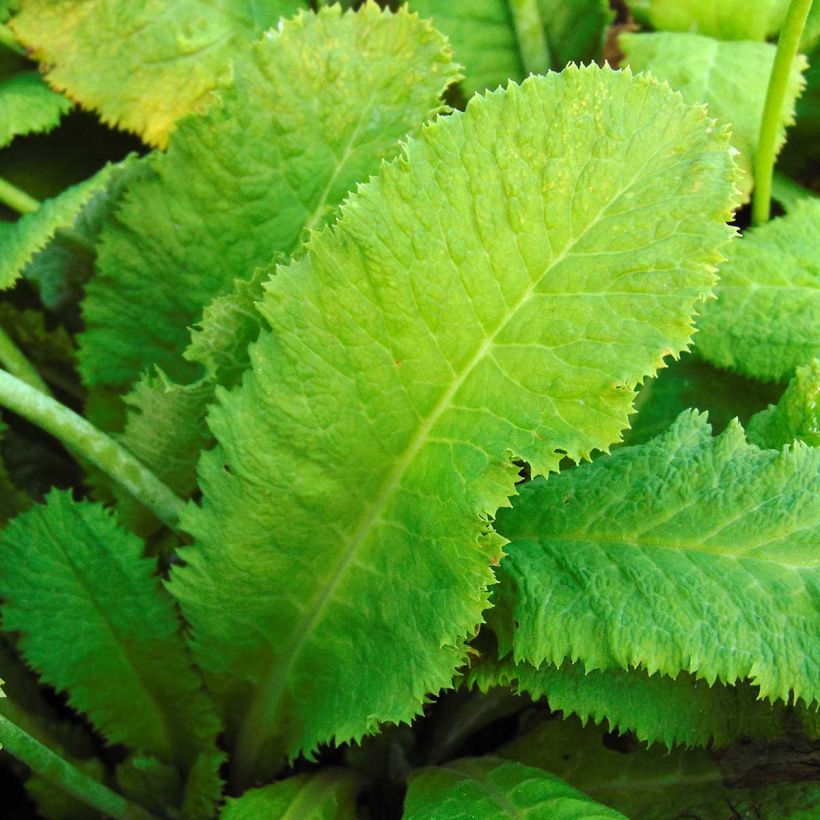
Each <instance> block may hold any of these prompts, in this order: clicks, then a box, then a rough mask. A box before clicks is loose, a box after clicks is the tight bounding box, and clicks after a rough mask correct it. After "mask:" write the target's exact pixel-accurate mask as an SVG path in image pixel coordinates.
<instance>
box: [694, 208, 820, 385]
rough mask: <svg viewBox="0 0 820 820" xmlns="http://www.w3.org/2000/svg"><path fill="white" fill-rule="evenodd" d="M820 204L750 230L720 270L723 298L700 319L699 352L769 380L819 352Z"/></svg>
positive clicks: (791, 371)
mask: <svg viewBox="0 0 820 820" xmlns="http://www.w3.org/2000/svg"><path fill="white" fill-rule="evenodd" d="M818 248H820V200H810V201H808V202H804V203H802V204H800V205H798V206H797V207H796V208H795V209H794V210H792V211H790V212H789V213H788V214H787V215H786V216H783V217H780V218H779V219H775V220H772V221H771V222H767V223H766V224H765V225H762V226H761V227H759V228H754V229H752V230H750V231H748V232H747V233H746V234H745V235H744V237H743V239H742V240H741V241H740V242H735V243H733V244H732V246H731V247H730V248H729V251H728V253H727V257H728V259H727V261H726V262H725V263H724V264H723V265H722V266H721V268H720V284H719V285H718V287H717V290H716V295H717V297H718V298H717V300H716V301H713V302H711V303H708V304H706V305H705V306H704V309H703V313H702V315H701V316H700V317H699V318H698V334H697V336H696V337H695V350H696V351H697V353H698V354H699V355H700V356H702V357H703V358H704V359H706V360H707V361H709V362H711V363H712V364H715V365H717V366H718V367H725V368H729V369H731V370H735V371H737V372H739V373H743V374H744V375H746V376H752V377H753V378H757V379H763V380H765V381H785V380H787V379H790V378H791V377H792V376H793V375H794V372H795V370H796V368H797V367H799V366H801V365H805V364H807V363H808V362H809V361H810V360H811V359H812V358H814V357H815V356H818V355H820V261H818V253H817V250H818Z"/></svg>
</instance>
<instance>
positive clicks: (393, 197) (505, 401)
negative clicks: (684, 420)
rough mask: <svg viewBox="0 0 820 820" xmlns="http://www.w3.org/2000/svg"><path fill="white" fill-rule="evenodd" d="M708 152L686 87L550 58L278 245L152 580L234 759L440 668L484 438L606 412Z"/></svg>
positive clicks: (468, 549)
mask: <svg viewBox="0 0 820 820" xmlns="http://www.w3.org/2000/svg"><path fill="white" fill-rule="evenodd" d="M616 122H617V127H616V126H614V125H613V123H616ZM615 168H617V169H618V173H617V174H613V173H610V172H611V171H612V170H613V169H615ZM733 179H734V169H733V167H732V164H731V161H730V157H729V150H728V148H727V137H726V135H725V134H724V133H722V132H720V131H717V130H715V129H713V128H711V127H710V125H709V124H708V123H707V120H706V119H705V114H704V112H703V111H702V110H701V109H693V108H687V107H686V106H684V105H683V103H682V102H681V101H680V98H679V97H678V96H677V95H673V94H671V93H670V92H669V91H668V90H665V89H663V88H661V87H660V86H658V85H657V83H656V82H655V81H654V80H652V79H651V78H646V77H638V78H633V77H632V76H631V75H630V74H629V73H619V72H613V71H611V70H609V69H606V70H600V69H597V68H595V67H589V68H587V69H581V70H579V69H576V68H570V69H568V70H567V71H565V72H564V73H563V74H562V75H557V74H550V75H548V76H547V77H545V78H533V79H531V80H528V81H527V82H525V83H524V84H523V85H522V86H521V87H517V86H512V87H510V89H509V91H507V92H498V93H496V94H491V95H489V96H487V97H486V98H483V99H482V98H477V99H476V100H475V102H474V103H472V104H471V105H470V106H468V108H467V112H466V113H465V114H464V115H453V116H451V117H448V118H445V119H441V120H439V121H437V122H436V123H434V124H432V125H431V126H429V127H427V128H425V129H424V130H423V132H422V135H421V136H420V138H419V139H414V140H411V141H410V142H409V143H408V147H407V153H406V156H405V157H403V158H402V159H400V160H398V161H396V162H394V163H392V164H390V165H388V166H386V167H384V169H383V171H382V173H381V175H380V176H379V177H378V178H377V179H376V180H375V181H373V182H372V183H371V184H369V185H367V186H363V187H362V188H360V190H359V193H358V194H357V195H356V196H354V197H352V198H351V199H350V200H349V201H348V204H347V205H346V207H345V208H344V209H343V212H342V216H341V217H340V220H339V222H338V223H337V225H336V226H335V227H334V228H333V229H331V230H326V231H323V232H322V233H320V234H319V235H317V236H314V237H313V238H312V239H311V241H310V242H309V243H308V245H307V252H306V255H305V257H303V258H301V259H300V260H298V261H296V262H294V263H292V264H291V265H290V266H288V267H287V268H280V269H279V271H278V273H277V275H276V277H274V279H272V280H271V282H270V284H269V286H268V290H267V292H266V294H265V296H264V298H263V302H262V304H261V307H260V309H261V311H262V313H263V314H264V315H265V317H266V319H267V321H268V322H269V323H270V326H271V328H272V329H273V330H272V332H265V333H263V334H262V336H260V339H259V341H257V342H256V343H255V344H254V345H253V346H252V347H251V362H252V368H253V369H252V372H249V373H247V374H246V375H245V377H244V378H243V382H242V386H241V388H239V389H237V390H236V391H235V392H233V393H232V394H230V395H223V396H222V398H221V406H220V407H219V408H218V409H215V410H214V412H213V413H212V415H211V417H210V425H211V427H212V429H213V431H214V432H215V434H216V436H217V438H218V440H219V445H220V446H219V447H218V448H217V449H216V450H215V451H211V452H209V453H208V454H207V455H206V456H205V457H204V458H203V461H202V465H201V470H200V476H201V486H202V487H203V490H204V495H205V500H204V504H203V507H202V508H201V509H191V511H190V513H189V515H187V516H186V522H185V526H186V528H187V529H188V530H189V531H190V532H192V533H193V534H194V535H195V536H196V539H197V545H196V546H195V547H194V548H192V549H190V550H187V551H186V553H185V559H186V560H187V562H188V566H187V567H186V568H184V569H182V570H178V571H176V572H175V573H174V576H173V579H172V584H171V587H172V589H173V592H174V594H175V595H176V596H177V598H178V599H179V600H180V602H181V603H182V605H183V608H184V611H185V614H186V617H187V618H188V620H189V622H190V623H191V625H192V627H193V631H194V636H195V647H196V651H197V655H198V658H199V660H200V663H201V664H202V665H203V667H204V668H205V669H206V670H207V672H208V675H209V677H210V680H211V683H212V685H213V687H214V689H215V690H216V691H219V692H221V693H223V699H224V700H226V701H230V703H231V705H232V706H233V707H234V708H235V709H236V711H237V714H236V715H235V720H234V722H233V732H234V740H235V742H236V743H237V744H238V751H237V756H238V760H239V763H238V765H239V767H240V770H241V769H242V767H245V768H247V767H249V766H251V765H252V764H253V758H255V757H256V755H257V753H259V752H260V750H261V749H262V748H264V749H265V751H266V753H267V758H268V760H271V759H275V758H274V757H273V755H274V754H276V753H283V752H286V753H288V754H295V753H297V752H298V751H299V750H300V749H303V748H308V749H309V748H311V747H313V746H314V745H315V744H316V743H317V742H318V741H321V740H326V739H328V738H330V737H331V736H333V735H335V736H336V737H337V738H338V739H339V740H341V739H345V738H349V737H358V736H360V735H361V734H362V733H365V732H368V731H371V730H373V729H375V728H376V726H377V725H378V722H379V721H380V720H384V721H400V720H406V719H408V718H410V717H411V716H412V715H413V714H414V713H415V712H416V711H417V710H418V708H419V706H420V704H421V703H422V701H423V698H424V696H425V694H426V693H427V692H429V691H436V690H438V689H439V688H440V687H442V686H446V685H448V684H449V682H450V680H451V676H452V671H453V668H454V667H455V666H456V664H457V663H458V662H459V660H460V658H461V657H462V653H463V648H462V641H463V640H464V638H465V637H467V636H468V635H469V634H470V633H472V631H473V630H474V629H475V626H476V624H477V623H478V622H479V621H480V619H481V611H482V609H483V608H484V607H485V606H486V602H487V593H486V586H487V584H489V583H490V582H492V580H493V575H492V572H491V570H490V563H491V562H493V561H496V560H497V559H498V558H499V556H500V542H499V541H498V539H497V538H496V537H495V536H494V535H493V534H492V533H491V532H489V528H488V518H489V516H491V515H492V514H493V512H494V511H495V510H496V509H497V508H498V506H500V505H502V504H504V503H505V501H506V498H507V496H508V495H509V494H510V493H511V492H512V489H513V484H514V481H515V475H516V472H517V470H516V468H515V466H514V465H513V464H512V462H511V455H513V454H515V455H518V456H521V457H523V458H526V459H527V460H528V461H529V462H530V463H531V464H532V465H533V468H534V470H535V471H537V472H546V471H548V470H550V469H552V468H554V467H555V466H556V464H557V462H558V461H559V459H560V457H561V454H562V453H567V454H568V455H569V456H570V457H571V458H574V459H576V460H578V459H581V458H584V457H586V456H588V455H589V454H590V453H591V452H592V451H593V449H595V448H605V447H607V446H608V445H609V444H610V443H612V442H613V441H615V440H616V439H617V438H618V436H619V431H620V430H621V429H623V427H624V426H625V422H626V418H627V415H628V413H629V411H630V407H631V400H632V398H633V395H634V393H633V388H634V386H635V384H636V383H637V382H638V381H639V380H640V379H641V378H642V377H643V376H644V375H646V374H648V373H651V372H653V371H654V369H655V368H656V367H657V366H658V365H659V364H660V362H661V359H662V356H663V355H664V354H666V353H670V352H675V351H679V350H680V349H681V348H682V347H683V346H684V345H685V344H686V340H687V338H688V336H689V333H690V329H691V326H690V322H691V319H690V317H691V312H692V310H693V309H694V306H695V304H697V303H698V302H699V300H700V298H701V297H702V295H703V294H704V293H706V292H707V291H708V290H709V288H710V285H711V282H712V276H713V274H712V268H711V265H712V264H713V263H714V261H715V260H716V259H717V258H718V257H717V250H716V249H717V248H718V247H720V246H721V245H722V244H723V243H724V242H725V241H726V240H727V239H728V238H729V236H730V235H731V231H730V230H729V229H728V228H727V227H726V226H725V225H724V224H723V222H724V220H725V219H726V217H727V206H729V204H730V203H731V199H732V194H731V189H732V183H733ZM670 189H671V190H674V191H676V192H677V194H673V195H671V196H670V193H669V192H670ZM681 260H686V262H685V263H684V264H683V266H682V265H681ZM284 499H287V501H288V503H287V505H285V504H284V503H283V501H284ZM376 578H378V582H377V583H374V579H376ZM239 600H241V601H242V605H241V606H237V601H239ZM407 613H413V617H412V618H410V619H408V617H407ZM281 636H287V637H286V639H285V640H282V639H281ZM307 681H310V682H311V683H310V685H309V686H308V685H307V683H306V682H307ZM237 707H238V708H237ZM243 726H244V728H242V727H243ZM268 765H270V764H268Z"/></svg>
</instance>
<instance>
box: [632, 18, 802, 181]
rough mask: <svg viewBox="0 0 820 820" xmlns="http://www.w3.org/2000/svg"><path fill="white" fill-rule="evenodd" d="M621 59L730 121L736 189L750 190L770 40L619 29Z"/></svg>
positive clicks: (785, 112)
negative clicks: (739, 174) (735, 151)
mask: <svg viewBox="0 0 820 820" xmlns="http://www.w3.org/2000/svg"><path fill="white" fill-rule="evenodd" d="M619 42H620V45H621V48H622V49H623V51H624V53H625V54H626V62H627V63H628V64H629V65H630V66H631V67H632V68H633V69H634V70H635V71H651V72H652V73H653V74H654V75H655V76H656V77H657V78H658V79H660V80H668V82H669V84H670V85H671V86H672V88H674V89H675V90H676V91H680V93H681V94H682V95H683V98H684V100H686V101H687V102H690V103H706V104H707V105H708V106H709V113H710V115H711V116H713V117H717V118H718V119H719V120H720V121H721V122H724V123H729V124H730V125H731V126H732V145H733V146H734V147H735V148H737V149H738V150H739V151H740V156H739V158H738V162H739V164H740V166H741V168H742V169H743V171H744V175H743V177H742V178H741V181H740V185H741V190H742V191H743V193H744V194H745V195H747V196H748V194H749V192H750V191H751V190H752V185H753V180H752V167H753V163H754V155H755V151H756V150H757V139H758V135H759V133H760V122H761V119H762V118H763V105H764V103H765V101H766V89H767V87H768V84H769V76H770V75H771V71H772V64H773V62H774V55H775V50H776V49H775V46H774V45H773V44H772V43H755V42H747V41H742V42H721V41H719V40H714V39H712V38H711V37H703V36H701V35H699V34H678V33H666V32H663V33H658V34H623V35H621V37H620V38H619ZM805 68H806V61H805V58H803V57H802V56H801V57H799V58H798V59H797V60H795V62H794V64H793V65H792V69H791V73H790V75H789V82H788V87H787V90H786V98H785V102H784V105H783V109H782V111H781V114H780V124H779V128H778V136H777V145H776V148H777V150H778V151H779V150H780V148H781V147H782V145H783V143H784V142H785V139H786V126H787V125H791V124H792V123H793V122H794V107H795V102H796V100H797V97H798V96H799V95H800V92H801V90H802V87H803V79H802V75H801V72H802V71H803V70H804V69H805Z"/></svg>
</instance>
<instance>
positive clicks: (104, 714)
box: [0, 491, 219, 779]
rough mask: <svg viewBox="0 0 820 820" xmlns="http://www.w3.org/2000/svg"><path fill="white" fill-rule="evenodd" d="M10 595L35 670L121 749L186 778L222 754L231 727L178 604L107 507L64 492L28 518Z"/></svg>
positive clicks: (1, 578)
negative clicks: (204, 683) (202, 674)
mask: <svg viewBox="0 0 820 820" xmlns="http://www.w3.org/2000/svg"><path fill="white" fill-rule="evenodd" d="M0 594H1V595H2V597H3V599H4V600H5V603H4V604H3V607H2V613H3V625H4V628H5V629H7V630H12V631H19V633H20V648H21V650H22V652H23V653H24V655H25V657H26V659H27V661H28V662H29V663H30V664H31V666H32V667H34V668H35V669H36V670H37V671H38V672H39V673H40V674H41V675H42V676H43V678H44V680H46V681H47V682H48V683H49V684H51V685H53V686H54V687H55V688H57V689H58V690H67V691H68V695H69V701H70V703H71V704H72V706H74V707H75V708H76V709H77V710H79V711H80V712H85V713H87V714H88V716H89V717H90V718H91V720H92V721H93V722H94V724H95V726H96V727H97V728H98V729H99V730H100V731H101V732H102V733H103V735H104V736H105V737H106V738H107V740H108V741H109V742H111V743H125V744H126V745H128V746H130V747H132V748H133V749H137V750H141V751H144V752H146V753H148V754H152V755H154V756H156V757H157V758H159V759H160V760H162V761H165V762H169V763H174V764H176V765H177V766H179V767H180V768H181V769H182V770H183V772H187V771H189V770H190V769H191V767H193V766H194V765H195V763H196V761H197V759H198V758H200V757H207V756H209V755H212V754H213V750H214V738H215V736H216V733H217V731H218V728H219V727H218V724H217V721H216V719H215V717H214V715H213V712H212V707H211V705H210V703H209V700H208V698H207V697H206V695H205V693H204V691H203V690H202V688H201V685H200V683H199V681H198V679H197V676H196V674H195V673H194V671H193V668H192V666H191V664H190V661H189V659H188V657H187V653H186V650H185V646H184V643H183V639H182V635H181V631H180V625H179V622H178V619H177V617H176V613H175V612H174V607H173V604H172V602H171V600H170V598H168V597H167V595H165V593H164V592H163V590H162V588H161V586H160V583H159V581H158V580H157V579H156V578H155V577H153V562H152V561H151V560H148V559H143V558H142V544H141V542H140V541H139V539H137V538H136V537H134V536H133V535H130V534H129V533H127V532H125V531H124V530H121V529H120V528H118V527H117V526H116V524H115V523H114V521H113V519H112V517H111V515H110V514H109V513H108V512H106V511H105V510H104V509H103V508H102V507H100V506H99V505H95V504H89V503H75V502H74V501H72V500H71V497H70V495H69V494H68V493H64V492H58V491H53V492H52V493H51V494H50V495H49V496H48V499H47V502H46V504H45V505H40V506H37V507H35V508H34V509H32V510H30V511H29V512H26V513H23V514H22V515H21V516H19V517H18V518H16V519H15V520H14V521H13V522H12V523H11V524H9V526H8V527H7V528H6V529H5V530H4V531H3V532H2V533H0ZM211 774H212V778H214V779H216V778H217V773H216V767H214V768H213V771H212V773H211Z"/></svg>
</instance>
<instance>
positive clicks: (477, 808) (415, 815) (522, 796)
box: [404, 757, 623, 820]
mask: <svg viewBox="0 0 820 820" xmlns="http://www.w3.org/2000/svg"><path fill="white" fill-rule="evenodd" d="M477 817H480V818H482V820H485V819H486V820H504V819H505V818H509V819H510V820H513V818H514V820H526V818H529V819H530V820H537V819H538V818H547V817H556V818H557V817H560V818H562V820H586V818H608V819H609V818H612V820H614V819H615V818H623V815H622V814H620V812H617V811H615V810H614V809H610V808H608V807H607V806H603V805H601V804H600V803H596V802H595V801H594V800H593V799H592V798H591V797H589V796H588V795H586V794H584V793H583V792H580V791H578V790H577V789H574V788H572V786H569V785H567V784H566V783H565V782H564V781H563V780H561V779H560V778H558V777H556V776H555V775H553V774H549V773H548V772H545V771H543V770H542V769H536V768H533V767H531V766H522V765H521V764H520V763H513V762H511V761H508V760H499V759H497V758H492V757H475V758H463V759H461V760H454V761H452V762H451V763H448V764H446V765H444V766H436V767H432V766H431V767H427V768H424V769H419V770H417V771H416V772H414V773H413V774H412V775H411V777H410V783H409V786H408V789H407V797H406V799H405V802H404V820H472V818H477Z"/></svg>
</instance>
